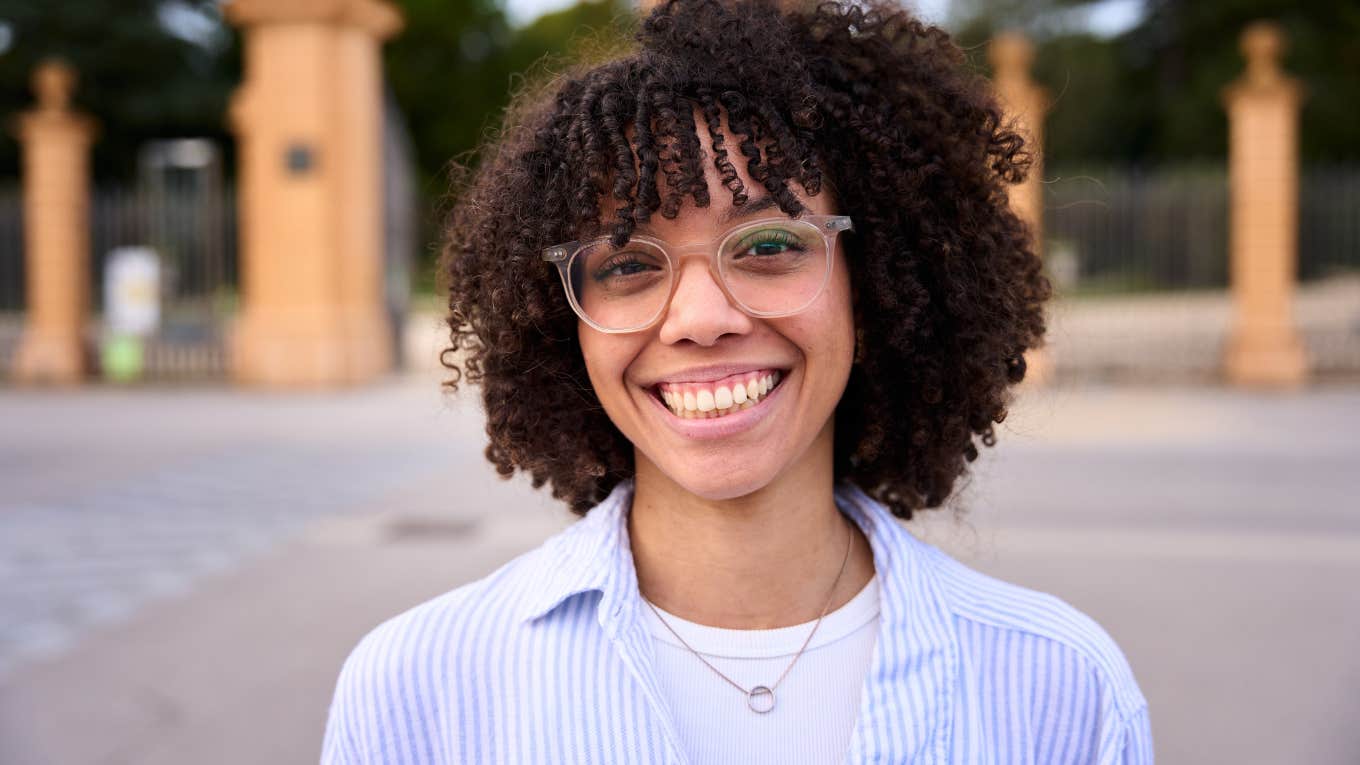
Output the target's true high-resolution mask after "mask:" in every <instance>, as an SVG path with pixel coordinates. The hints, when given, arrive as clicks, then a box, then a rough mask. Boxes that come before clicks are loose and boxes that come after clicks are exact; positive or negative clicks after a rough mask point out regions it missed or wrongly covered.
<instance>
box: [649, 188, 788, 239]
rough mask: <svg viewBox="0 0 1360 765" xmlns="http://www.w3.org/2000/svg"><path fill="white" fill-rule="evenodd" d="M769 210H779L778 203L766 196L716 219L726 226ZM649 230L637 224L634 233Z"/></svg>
mask: <svg viewBox="0 0 1360 765" xmlns="http://www.w3.org/2000/svg"><path fill="white" fill-rule="evenodd" d="M770 209H779V202H778V200H776V199H775V198H774V197H772V196H770V195H768V194H766V195H764V196H761V197H757V198H755V199H752V200H749V201H747V203H746V204H744V205H733V206H732V207H729V208H727V210H726V211H725V212H723V214H722V215H721V216H719V217H718V223H720V224H721V225H724V226H726V225H728V224H729V223H734V222H736V221H738V220H741V219H742V218H749V217H751V216H752V215H755V214H756V213H762V212H765V211H766V210H770ZM651 230H652V229H651V226H648V225H647V224H646V223H639V224H638V225H637V228H636V231H637V232H638V233H640V234H646V233H650V232H651Z"/></svg>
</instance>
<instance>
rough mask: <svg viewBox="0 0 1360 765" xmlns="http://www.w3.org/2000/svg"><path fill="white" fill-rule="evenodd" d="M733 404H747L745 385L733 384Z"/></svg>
mask: <svg viewBox="0 0 1360 765" xmlns="http://www.w3.org/2000/svg"><path fill="white" fill-rule="evenodd" d="M719 390H721V389H719ZM732 403H734V404H744V403H746V386H745V385H742V384H741V383H733V384H732Z"/></svg>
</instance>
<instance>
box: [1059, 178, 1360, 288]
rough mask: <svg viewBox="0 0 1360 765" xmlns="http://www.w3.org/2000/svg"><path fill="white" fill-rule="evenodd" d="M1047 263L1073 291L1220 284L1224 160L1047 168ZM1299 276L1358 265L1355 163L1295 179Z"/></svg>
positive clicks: (1224, 262)
mask: <svg viewBox="0 0 1360 765" xmlns="http://www.w3.org/2000/svg"><path fill="white" fill-rule="evenodd" d="M1045 207H1046V212H1045V216H1044V217H1045V220H1044V227H1045V236H1046V237H1047V241H1046V255H1045V256H1046V257H1047V258H1048V264H1049V268H1050V270H1051V272H1052V275H1053V277H1054V279H1055V281H1056V282H1057V283H1058V284H1059V286H1060V288H1062V290H1063V291H1064V292H1065V293H1067V294H1072V295H1077V296H1080V295H1092V294H1111V293H1113V294H1120V293H1125V294H1126V293H1134V292H1166V291H1178V290H1186V289H1222V288H1226V287H1227V286H1228V176H1227V170H1226V168H1225V166H1224V165H1222V164H1207V163H1204V164H1186V165H1176V166H1171V167H1159V168H1139V167H1100V168H1097V167H1072V168H1055V169H1050V170H1048V171H1046V172H1045ZM1298 245H1299V246H1298V251H1299V262H1298V273H1299V279H1300V281H1301V282H1309V281H1314V280H1318V279H1326V278H1329V277H1334V276H1337V275H1339V274H1347V273H1355V272H1357V271H1360V165H1324V166H1315V167H1305V168H1303V170H1302V172H1301V173H1300V177H1299V242H1298Z"/></svg>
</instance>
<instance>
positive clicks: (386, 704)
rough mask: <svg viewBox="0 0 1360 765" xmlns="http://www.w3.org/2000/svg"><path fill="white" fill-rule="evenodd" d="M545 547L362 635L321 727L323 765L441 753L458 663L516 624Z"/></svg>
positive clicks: (409, 759)
mask: <svg viewBox="0 0 1360 765" xmlns="http://www.w3.org/2000/svg"><path fill="white" fill-rule="evenodd" d="M548 546H549V545H548V543H544V544H543V545H540V546H539V547H537V548H534V549H533V550H530V551H528V552H526V553H524V554H522V555H520V556H518V557H516V558H514V559H513V560H511V561H509V562H508V563H505V564H504V565H502V566H501V567H500V568H498V569H496V570H495V571H493V572H492V573H490V574H489V575H487V576H485V577H483V578H482V579H478V580H476V581H473V582H469V583H467V584H465V585H463V586H461V587H458V588H456V589H454V590H451V591H449V592H446V593H444V594H443V595H439V596H437V597H435V598H432V599H430V600H428V601H425V602H424V603H421V604H420V605H417V606H415V607H414V608H411V609H409V610H407V611H405V612H403V613H401V614H398V615H397V616H394V617H392V618H390V619H388V620H387V621H385V622H383V623H381V624H379V625H378V626H377V627H375V628H373V629H372V630H370V631H369V632H368V634H366V635H364V637H363V638H362V639H360V640H359V642H358V644H357V645H356V646H355V647H354V649H353V650H352V651H351V652H350V654H349V656H348V658H346V659H345V662H344V665H343V666H342V667H341V669H340V675H339V678H338V679H337V681H336V687H335V693H334V696H333V698H332V701H331V706H330V713H329V718H328V721H327V724H326V733H325V741H324V745H323V755H322V761H323V762H327V763H357V762H427V761H430V760H431V759H433V758H434V755H435V753H437V752H441V751H447V748H448V747H449V746H450V745H451V744H452V742H450V741H448V740H446V738H445V737H446V736H447V735H448V732H449V731H448V726H446V725H442V724H440V720H441V719H446V715H448V714H449V713H450V712H451V711H454V710H453V709H452V707H453V706H454V705H456V704H457V703H458V699H457V695H456V688H457V686H458V685H459V683H460V679H459V677H458V675H459V674H460V673H461V672H463V671H465V669H466V668H467V667H468V666H469V663H468V662H466V661H463V660H462V658H463V657H465V656H467V655H469V654H471V653H475V652H476V650H477V646H479V645H486V644H487V643H488V642H489V641H491V640H494V637H493V633H494V632H496V631H498V630H499V631H501V632H502V633H503V632H504V630H505V628H506V626H507V625H508V624H509V623H511V622H512V621H515V620H517V619H518V616H519V605H520V603H521V600H522V599H521V598H520V597H517V595H518V594H519V593H521V592H523V591H524V590H525V582H526V581H527V580H529V579H532V578H533V572H534V571H535V570H537V569H539V568H540V563H541V561H542V558H543V556H544V554H545V548H547V547H548Z"/></svg>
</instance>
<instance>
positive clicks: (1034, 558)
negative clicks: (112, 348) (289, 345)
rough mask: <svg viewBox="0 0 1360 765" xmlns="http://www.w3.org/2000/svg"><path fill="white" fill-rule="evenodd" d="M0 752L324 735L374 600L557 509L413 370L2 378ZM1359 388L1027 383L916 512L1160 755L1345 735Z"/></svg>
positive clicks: (97, 750) (1351, 734) (519, 544)
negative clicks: (372, 374) (958, 483)
mask: <svg viewBox="0 0 1360 765" xmlns="http://www.w3.org/2000/svg"><path fill="white" fill-rule="evenodd" d="M0 422H4V423H5V424H6V427H5V428H4V429H3V430H2V431H0V485H2V486H3V487H4V488H3V490H2V491H0V762H3V763H6V765H9V764H11V763H13V764H14V765H19V764H20V763H63V764H65V763H73V764H78V763H171V762H174V763H184V762H194V763H216V762H222V763H227V762H230V763H240V762H250V763H273V762H278V763H285V762H289V763H291V762H301V761H315V759H316V756H317V753H318V751H319V744H320V736H321V726H322V724H323V722H324V719H325V712H326V704H327V702H328V701H329V696H330V692H331V689H332V687H333V683H334V680H335V674H336V672H337V671H338V669H339V665H340V662H341V661H342V660H343V658H344V656H345V654H346V653H347V652H348V650H349V648H350V647H352V646H353V644H354V642H355V641H357V640H358V638H359V637H360V636H361V635H362V634H363V633H364V632H365V631H367V630H368V629H369V628H371V627H372V626H373V625H375V624H376V623H378V622H379V621H380V620H382V619H383V618H385V617H387V616H390V615H393V614H395V613H397V612H399V611H401V610H403V609H405V608H407V607H409V606H411V605H414V604H416V603H418V602H420V601H422V600H424V599H426V598H428V597H431V596H433V595H436V594H438V593H440V592H443V591H445V590H447V589H450V588H452V587H455V586H457V585H458V584H461V583H463V582H465V581H469V580H471V579H474V578H476V577H479V576H482V575H484V574H486V573H488V572H489V571H491V570H492V569H494V568H495V567H496V566H497V565H499V564H500V563H502V562H503V561H505V560H507V559H508V558H509V557H511V556H513V555H515V554H517V553H519V552H521V551H524V550H527V549H529V548H531V547H532V546H534V545H535V544H537V543H538V542H539V541H541V540H542V539H543V538H544V537H545V536H546V535H548V534H550V533H552V532H553V531H555V530H556V529H559V528H561V527H562V526H563V525H564V524H566V523H567V522H569V521H570V519H571V518H570V516H569V514H567V513H566V511H565V510H562V509H560V508H559V507H558V506H556V505H554V504H553V503H552V502H551V501H550V499H548V498H547V497H546V496H544V495H543V494H540V493H534V492H532V491H531V490H530V489H529V488H528V486H527V483H526V482H524V481H520V480H515V481H511V482H502V481H499V480H498V479H497V478H495V476H494V473H493V471H492V470H491V469H490V467H489V466H488V465H486V464H485V462H484V461H483V460H482V459H481V456H480V451H481V448H482V445H483V437H482V435H481V421H480V417H479V413H478V411H477V409H476V406H475V402H469V403H465V404H463V405H454V406H450V405H448V403H447V402H445V401H444V400H443V399H441V397H440V394H439V392H438V390H437V388H436V385H435V383H434V381H433V380H432V379H430V378H428V377H407V378H401V379H395V380H392V381H389V382H388V383H386V384H383V385H381V386H377V387H375V388H370V389H365V390H362V391H348V392H339V393H329V394H309V395H305V396H296V395H280V394H252V393H242V392H239V391H230V390H225V389H224V390H207V389H195V390H145V389H139V390H128V391H119V390H112V389H90V390H86V391H81V392H76V393H25V392H16V391H7V392H4V393H0ZM1358 426H1360V390H1356V389H1344V388H1333V389H1325V388H1324V389H1315V390H1312V391H1309V392H1307V393H1304V394H1300V395H1286V396H1274V395H1261V394H1249V393H1241V392H1233V391H1223V390H1214V389H1165V388H1164V389H1140V390H1121V389H1112V388H1055V389H1049V390H1044V391H1027V392H1026V393H1024V394H1023V396H1022V399H1021V400H1020V402H1019V403H1018V404H1017V406H1016V407H1015V410H1014V411H1013V413H1012V416H1011V417H1010V418H1008V420H1007V422H1006V423H1005V425H1004V426H1003V427H1002V429H1001V432H1000V443H999V444H998V447H997V448H996V449H994V450H986V452H985V456H984V457H983V459H981V460H980V461H979V463H978V464H977V466H976V471H975V472H976V475H975V476H974V478H973V479H972V480H971V481H970V482H969V485H968V486H967V487H966V489H965V490H964V491H963V493H962V494H961V499H960V506H961V507H966V508H967V512H966V514H962V515H961V516H958V517H955V515H954V514H953V513H952V512H951V511H950V510H945V511H943V512H938V513H934V514H931V515H930V516H929V517H928V518H926V519H924V520H922V521H917V522H913V527H914V529H915V530H916V532H917V533H919V534H921V535H923V536H925V537H926V538H927V539H930V540H931V541H934V542H937V543H939V544H941V545H942V546H944V547H946V548H947V549H949V550H951V552H954V553H955V554H956V555H958V556H959V557H961V558H963V559H964V560H966V561H968V562H969V563H970V564H971V565H974V566H977V567H979V568H981V569H983V570H986V571H988V572H990V573H994V574H996V575H999V576H1002V577H1004V578H1007V579H1009V580H1011V581H1015V582H1018V583H1021V584H1024V585H1027V586H1031V587H1036V588H1038V589H1043V590H1047V591H1050V592H1053V593H1055V594H1058V595H1060V596H1061V597H1063V598H1065V599H1067V600H1068V601H1070V602H1072V603H1073V604H1074V605H1076V606H1077V607H1079V608H1081V609H1082V610H1085V611H1086V612H1088V613H1089V614H1091V615H1092V616H1093V617H1095V618H1096V619H1097V620H1098V621H1100V622H1101V623H1102V624H1103V625H1104V626H1105V627H1106V629H1107V630H1108V631H1109V632H1110V633H1111V634H1112V635H1113V636H1114V637H1115V639H1116V640H1117V641H1118V642H1119V644H1120V645H1121V647H1122V648H1123V649H1124V651H1125V653H1126V654H1127V655H1128V657H1129V660H1130V662H1131V663H1132V664H1133V667H1134V670H1135V673H1136V674H1137V676H1138V679H1139V681H1140V683H1141V685H1142V687H1143V690H1144V693H1145V694H1146V695H1147V696H1148V698H1149V700H1150V703H1151V710H1152V718H1153V728H1154V735H1155V737H1156V741H1157V750H1158V757H1159V761H1160V762H1163V763H1204V762H1233V763H1248V764H1250V763H1261V764H1262V765H1265V764H1267V763H1292V762H1309V763H1323V764H1327V763H1336V764H1337V765H1341V764H1342V763H1354V762H1356V761H1357V760H1360V731H1357V730H1356V728H1355V727H1354V725H1353V722H1354V720H1355V719H1357V717H1360V657H1357V656H1355V655H1354V646H1355V645H1360V588H1358V587H1356V585H1355V582H1357V581H1360V502H1357V501H1356V499H1355V498H1356V497H1357V496H1360V450H1357V449H1356V447H1355V445H1354V444H1355V436H1354V433H1355V432H1356V431H1357V427H1358Z"/></svg>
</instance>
